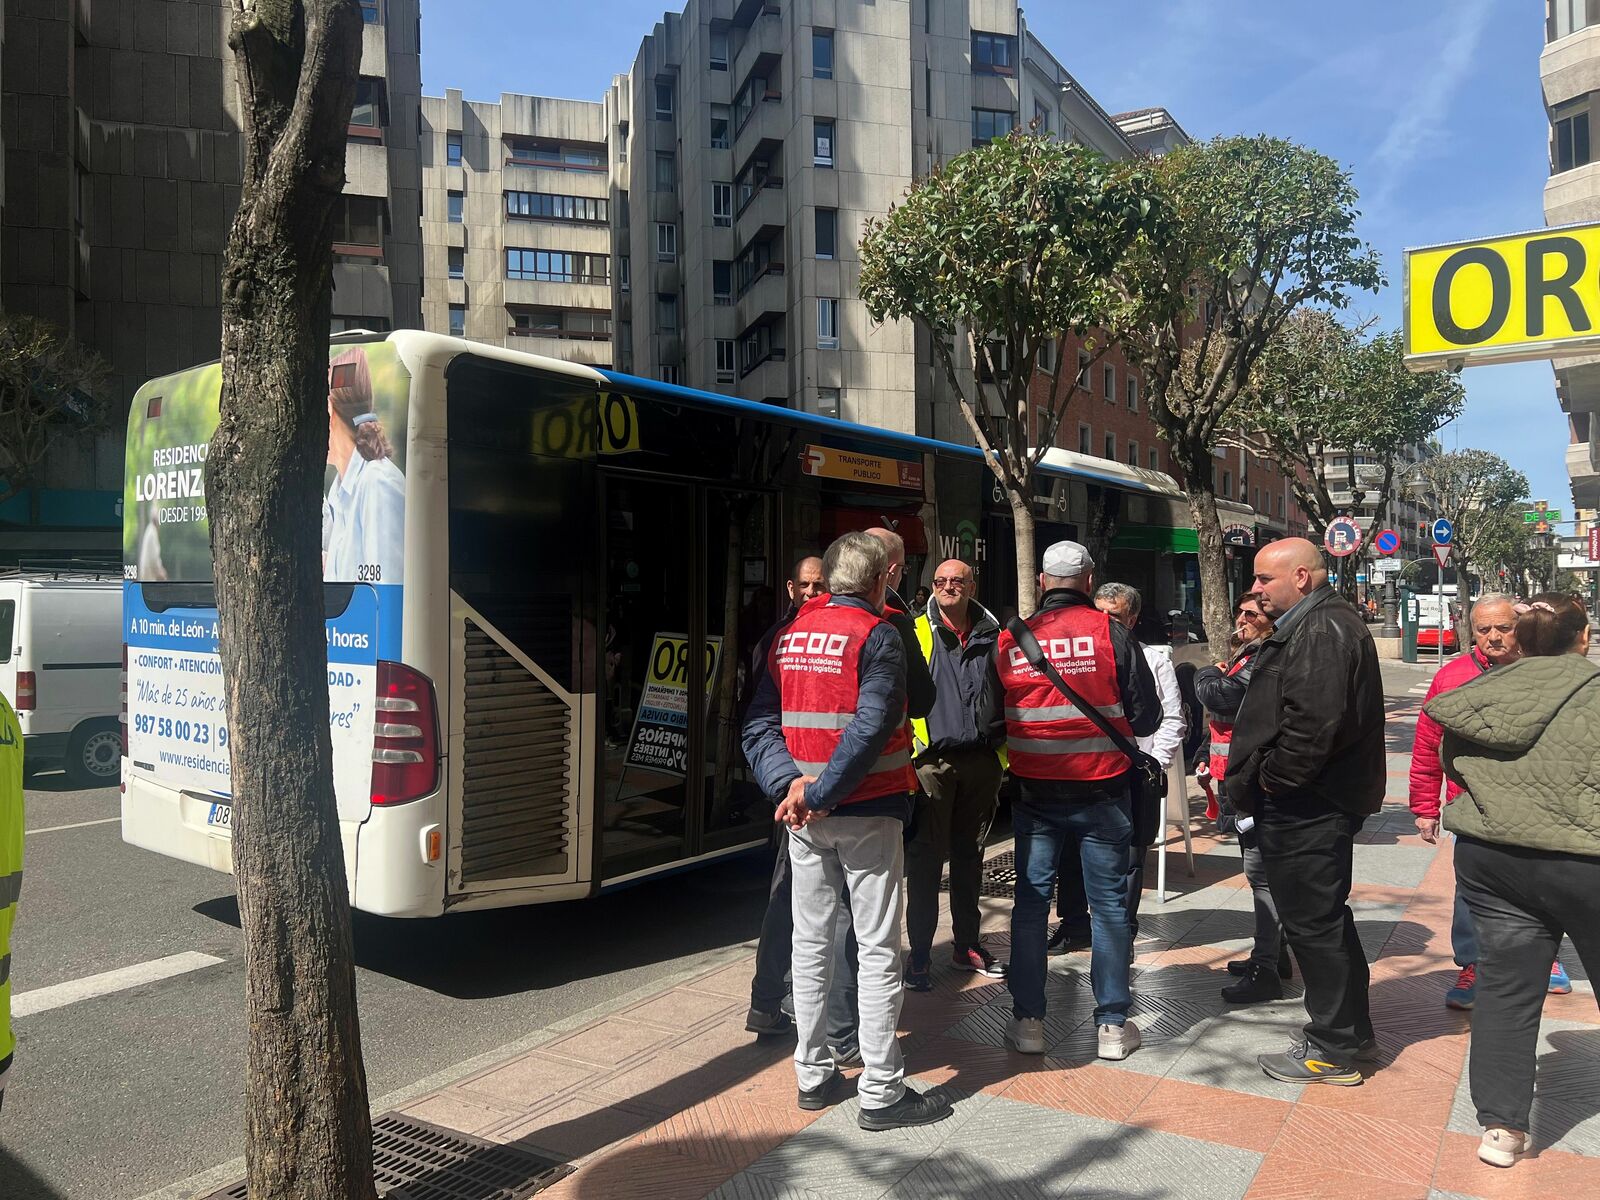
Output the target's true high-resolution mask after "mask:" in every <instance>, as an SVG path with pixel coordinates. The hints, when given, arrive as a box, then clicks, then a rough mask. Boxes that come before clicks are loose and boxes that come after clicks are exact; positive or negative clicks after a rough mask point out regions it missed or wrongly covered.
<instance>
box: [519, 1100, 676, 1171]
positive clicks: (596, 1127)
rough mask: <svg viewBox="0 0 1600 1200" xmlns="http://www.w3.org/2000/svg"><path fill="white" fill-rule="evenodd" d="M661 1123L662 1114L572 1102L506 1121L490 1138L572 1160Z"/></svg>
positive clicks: (601, 1104)
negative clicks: (524, 1117)
mask: <svg viewBox="0 0 1600 1200" xmlns="http://www.w3.org/2000/svg"><path fill="white" fill-rule="evenodd" d="M660 1120H661V1114H660V1113H653V1112H644V1111H640V1110H638V1109H634V1108H631V1107H627V1106H625V1105H622V1104H616V1103H610V1102H606V1101H603V1100H589V1099H572V1100H567V1101H564V1102H563V1103H561V1104H558V1105H556V1106H555V1107H554V1108H549V1109H546V1110H545V1111H544V1112H542V1113H538V1114H537V1115H535V1116H532V1117H528V1118H526V1119H524V1120H511V1121H507V1122H506V1123H505V1124H503V1125H501V1126H500V1127H499V1128H497V1129H494V1130H491V1131H490V1132H489V1134H488V1136H490V1137H492V1138H494V1139H495V1140H496V1141H501V1142H521V1143H525V1144H527V1145H528V1146H529V1147H530V1148H537V1149H540V1150H548V1151H551V1152H552V1153H554V1154H557V1155H559V1156H561V1157H562V1158H565V1159H568V1160H571V1159H578V1158H582V1157H584V1156H585V1155H588V1154H593V1153H594V1152H595V1151H596V1150H599V1149H600V1148H601V1147H603V1146H609V1145H610V1144H611V1143H612V1142H615V1141H619V1140H621V1139H622V1138H626V1137H632V1136H633V1135H634V1134H636V1133H638V1132H640V1131H641V1130H643V1129H646V1128H648V1127H649V1126H651V1125H654V1124H656V1123H657V1122H658V1121H660Z"/></svg>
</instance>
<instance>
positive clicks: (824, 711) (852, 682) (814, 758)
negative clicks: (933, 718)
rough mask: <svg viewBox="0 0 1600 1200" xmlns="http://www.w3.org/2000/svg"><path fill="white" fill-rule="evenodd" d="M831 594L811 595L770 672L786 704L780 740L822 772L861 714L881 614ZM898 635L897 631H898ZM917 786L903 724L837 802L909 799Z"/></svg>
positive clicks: (806, 770) (777, 648)
mask: <svg viewBox="0 0 1600 1200" xmlns="http://www.w3.org/2000/svg"><path fill="white" fill-rule="evenodd" d="M832 599H833V597H831V596H818V597H817V598H816V599H814V600H808V601H807V602H806V604H805V607H803V608H802V609H801V610H800V612H799V614H798V615H796V617H795V619H794V620H793V621H791V622H790V623H789V625H788V626H787V627H786V628H785V629H784V630H783V631H782V632H781V633H779V634H778V636H777V637H776V638H774V639H773V642H772V651H771V653H770V654H769V656H768V670H769V671H771V673H772V678H773V679H775V680H776V681H777V683H778V694H779V696H780V697H781V698H782V703H783V740H784V742H785V743H786V744H787V745H788V747H789V753H790V755H791V756H793V758H794V765H795V766H797V767H799V768H800V771H801V773H802V774H805V775H821V774H822V769H823V767H825V766H827V765H828V760H829V759H830V758H832V757H833V753H834V751H835V750H837V749H838V748H839V741H840V739H841V738H842V737H843V736H844V730H845V727H846V726H847V725H849V724H850V722H851V721H852V720H854V719H855V715H856V697H857V695H858V694H859V691H860V686H861V675H860V661H861V647H862V646H863V645H865V644H866V641H867V637H868V635H869V634H871V633H872V631H873V630H874V629H876V628H877V627H878V626H879V625H884V624H887V622H886V621H884V619H883V618H882V617H880V616H878V615H877V614H876V613H870V612H867V611H866V610H865V609H861V608H856V607H855V606H854V605H849V604H834V603H832ZM895 636H896V637H898V636H899V635H898V634H896V635H895ZM915 789H916V776H915V775H913V774H912V771H911V735H910V734H909V733H908V732H907V726H906V725H905V724H904V723H903V722H902V724H901V725H900V727H899V728H898V729H896V730H895V731H894V733H892V734H890V735H889V740H888V742H887V743H885V745H884V747H883V751H882V753H881V754H880V755H879V756H878V761H877V762H876V763H874V764H873V766H872V769H871V770H870V771H868V772H867V776H866V778H865V779H863V780H862V781H861V784H860V785H859V786H858V787H857V788H856V789H855V791H853V792H851V793H850V794H849V795H848V796H846V797H845V798H844V799H843V800H841V801H840V803H841V804H854V803H856V802H857V801H860V800H871V799H874V798H876V797H878V796H904V795H908V794H909V793H911V792H912V791H914V790H915Z"/></svg>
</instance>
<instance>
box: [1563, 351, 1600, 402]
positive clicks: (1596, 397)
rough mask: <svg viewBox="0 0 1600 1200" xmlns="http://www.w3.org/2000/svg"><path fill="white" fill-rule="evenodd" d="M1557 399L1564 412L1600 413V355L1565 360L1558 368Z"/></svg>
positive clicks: (1587, 355)
mask: <svg viewBox="0 0 1600 1200" xmlns="http://www.w3.org/2000/svg"><path fill="white" fill-rule="evenodd" d="M1555 374H1556V399H1557V400H1559V401H1560V402H1561V408H1562V411H1563V412H1566V413H1568V414H1570V415H1573V416H1576V415H1577V414H1579V413H1593V412H1600V354H1586V355H1582V356H1581V357H1573V358H1568V359H1563V360H1562V361H1561V365H1560V366H1558V367H1557V368H1556V371H1555Z"/></svg>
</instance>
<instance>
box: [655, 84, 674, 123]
mask: <svg viewBox="0 0 1600 1200" xmlns="http://www.w3.org/2000/svg"><path fill="white" fill-rule="evenodd" d="M656 120H658V121H670V120H672V84H670V83H664V82H662V81H661V80H659V79H658V80H656Z"/></svg>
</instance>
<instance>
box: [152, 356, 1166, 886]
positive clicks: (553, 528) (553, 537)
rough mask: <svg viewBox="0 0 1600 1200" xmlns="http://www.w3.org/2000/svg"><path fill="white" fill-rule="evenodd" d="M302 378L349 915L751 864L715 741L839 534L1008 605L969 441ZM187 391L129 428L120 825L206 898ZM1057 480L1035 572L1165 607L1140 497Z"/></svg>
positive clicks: (219, 847)
mask: <svg viewBox="0 0 1600 1200" xmlns="http://www.w3.org/2000/svg"><path fill="white" fill-rule="evenodd" d="M330 357H331V361H330V369H329V436H330V444H329V467H328V473H327V493H326V502H325V506H324V512H323V528H322V536H323V562H324V578H325V580H326V584H325V596H326V612H327V624H326V628H325V630H322V631H312V630H308V631H307V633H308V636H313V637H323V638H324V639H325V641H326V644H327V650H328V680H329V699H330V710H331V717H332V738H333V756H334V776H335V785H336V793H337V802H338V811H339V819H340V823H341V828H342V832H343V835H344V848H345V865H346V870H347V873H348V876H349V881H350V888H351V898H352V901H353V903H354V904H355V905H356V907H358V908H361V909H363V910H365V911H368V912H372V913H381V914H389V915H395V916H433V915H438V914H440V913H443V912H446V911H452V910H464V909H473V908H486V907H494V906H501V905H513V904H530V903H539V902H543V901H549V900H566V899H573V898H579V897H584V896H589V895H592V894H594V893H596V892H597V891H599V890H601V889H602V888H608V887H615V886H621V885H624V884H627V883H629V882H631V881H634V880H638V879H643V878H648V877H650V876H653V875H659V874H662V873H665V872H669V871H674V870H680V869H683V868H684V867H687V866H690V865H693V864H698V863H704V862H708V861H713V860H716V859H719V858H722V857H725V856H728V855H732V854H738V853H741V852H744V851H748V850H752V849H755V848H758V847H761V846H763V845H766V844H767V843H768V840H769V837H770V828H771V823H772V822H771V806H770V803H768V802H767V801H766V799H765V798H764V797H762V796H761V795H760V794H759V790H758V789H757V788H756V786H755V785H754V783H753V782H752V781H751V780H750V779H749V777H748V774H747V771H746V768H745V764H744V761H743V758H742V756H741V754H740V751H739V744H738V723H739V717H740V714H741V712H742V708H743V705H744V703H745V701H746V700H747V696H746V695H745V692H746V691H747V681H748V679H749V676H750V672H749V666H750V658H751V651H752V649H753V647H754V645H755V643H756V641H757V640H758V639H759V637H760V635H761V634H762V633H763V632H764V631H765V629H766V628H767V627H768V626H769V625H770V624H771V623H772V622H773V620H775V619H776V618H777V617H778V616H779V615H780V613H781V611H782V608H783V606H784V604H785V603H786V597H785V596H784V595H783V580H784V579H785V577H786V575H787V570H788V567H789V565H790V564H791V563H792V562H793V561H794V559H796V558H798V557H800V556H802V555H804V554H808V553H819V552H820V550H821V548H822V547H824V546H826V544H827V543H828V542H829V541H830V540H832V538H834V537H836V536H837V535H838V534H839V533H841V532H844V531H845V530H848V529H860V528H865V527H868V526H871V525H885V524H886V525H890V526H892V527H894V528H896V529H898V530H899V531H900V532H901V533H902V535H903V536H904V537H905V539H906V542H907V548H908V557H909V570H908V574H907V578H908V580H911V581H913V583H914V581H916V580H918V579H921V578H924V577H925V576H926V574H927V573H928V572H930V571H931V568H932V567H933V566H934V565H935V564H937V563H938V562H939V561H940V560H941V559H943V558H947V557H953V556H957V555H959V556H961V557H964V558H967V559H968V560H969V561H974V562H975V563H976V564H977V566H978V569H979V578H980V588H981V589H982V591H983V594H984V596H985V598H986V600H987V601H988V603H990V605H991V606H993V607H995V608H997V609H1001V608H1004V607H1005V605H1006V602H1007V600H1008V599H1012V600H1014V596H1013V595H1012V593H1013V592H1014V586H1015V585H1014V583H1013V582H1012V581H1013V580H1014V579H1015V572H1014V571H1013V570H1012V569H1011V566H1010V561H1011V560H1010V538H1011V533H1010V527H1009V523H1008V522H1009V517H1008V515H1007V506H1006V505H1005V504H1004V503H1002V502H1000V501H997V500H996V499H995V498H994V497H993V495H992V491H993V488H992V480H991V479H990V477H989V475H988V471H987V468H986V467H985V466H984V464H983V462H982V459H981V458H980V457H979V455H978V453H977V452H976V451H975V450H973V449H971V448H969V447H961V446H953V445H949V444H946V443H942V442H935V441H930V440H927V439H923V438H916V437H910V436H906V435H902V434H895V433H888V432H884V431H881V430H874V429H869V428H864V427H862V426H858V425H852V424H847V423H844V422H840V421H835V420H830V419H828V418H824V417H815V416H809V415H806V414H803V413H797V412H793V411H790V410H787V409H784V408H781V407H776V406H773V405H768V404H759V403H753V402H749V401H744V400H737V399H733V398H730V397H726V396H719V395H714V394H711V393H706V392H697V391H692V390H690V389H687V388H680V387H675V386H672V385H669V384H662V383H656V382H653V381H650V380H643V379H636V378H633V377H631V376H626V375H620V374H617V373H614V372H610V371H604V370H596V369H593V368H589V367H582V366H573V365H569V364H565V363H561V362H557V361H553V360H550V359H544V358H539V357H535V356H533V355H529V354H522V353H518V352H515V351H510V350H501V349H497V348H493V347H488V346H481V345H477V344H474V343H470V342H465V341H461V340H458V339H452V338H446V337H440V336H436V335H432V334H425V333H419V332H411V331H402V332H396V333H392V334H388V335H375V334H356V335H347V336H341V337H338V338H336V339H334V342H333V345H332V350H331V356H330ZM220 382H221V373H220V367H219V366H218V365H217V364H215V363H213V364H210V365H207V366H201V367H196V368H193V369H192V370H189V371H184V372H180V373H178V374H176V375H171V376H167V377H165V378H162V379H157V380H154V381H152V382H151V383H149V384H146V385H145V386H144V387H143V388H142V389H140V391H139V393H138V395H137V396H136V397H135V398H134V400H133V402H132V406H131V411H130V414H129V421H128V443H127V473H126V480H125V497H124V514H125V528H124V539H123V540H124V554H125V556H124V563H125V566H124V574H125V582H124V611H123V627H124V636H125V639H126V648H125V655H126V663H127V668H126V672H127V679H126V690H127V701H126V713H125V724H126V757H125V759H124V764H123V801H122V828H123V837H124V838H125V839H126V840H127V841H129V842H131V843H134V844H135V845H139V846H142V847H145V848H148V849H150V850H153V851H156V852H158V853H161V854H166V855H170V856H173V857H176V858H180V859H184V860H187V861H189V862H194V863H201V864H204V865H207V866H211V867H214V868H216V869H217V870H221V871H226V870H229V869H230V868H231V864H232V840H231V839H232V831H231V817H232V809H231V806H230V791H229V782H228V773H229V761H228V744H227V726H226V714H225V711H224V707H223V704H222V678H221V667H220V662H219V660H218V657H217V649H216V609H215V607H214V605H215V596H214V591H213V588H212V583H211V560H210V552H209V544H208V537H209V528H208V526H207V523H206V517H205V495H204V461H205V453H206V448H207V445H208V443H209V441H210V439H211V436H212V433H213V432H214V430H215V427H216V421H217V403H218V394H219V389H220ZM1062 461H1063V460H1060V459H1057V458H1053V462H1052V464H1051V465H1047V467H1046V469H1045V471H1044V474H1043V483H1042V485H1041V487H1042V491H1043V492H1044V493H1046V494H1041V496H1040V497H1039V505H1040V514H1041V515H1040V518H1039V533H1038V537H1039V539H1040V544H1044V543H1045V542H1046V541H1048V540H1050V539H1053V538H1055V537H1068V536H1080V537H1088V536H1101V537H1104V538H1105V539H1106V542H1107V545H1108V547H1109V553H1110V564H1109V565H1110V570H1111V572H1112V573H1113V574H1114V576H1115V577H1117V578H1123V579H1130V580H1134V581H1136V582H1140V583H1141V584H1142V586H1144V587H1145V588H1147V589H1150V588H1154V589H1155V591H1154V592H1153V593H1151V594H1152V597H1153V599H1154V604H1149V605H1147V607H1152V608H1154V609H1157V610H1159V611H1164V610H1165V608H1166V607H1170V606H1171V604H1172V603H1173V597H1175V596H1178V595H1180V594H1181V593H1182V592H1183V589H1184V588H1185V587H1186V586H1187V585H1186V583H1185V580H1187V579H1191V578H1192V577H1193V575H1194V571H1193V562H1192V556H1190V555H1188V554H1187V553H1186V549H1187V547H1186V545H1185V541H1186V539H1187V544H1189V545H1192V539H1193V533H1192V530H1184V529H1181V528H1174V526H1175V525H1182V524H1183V523H1184V519H1183V517H1182V516H1181V514H1180V511H1179V510H1180V505H1179V504H1177V503H1175V502H1174V501H1173V500H1172V491H1173V489H1172V485H1171V480H1170V479H1168V478H1167V477H1166V476H1163V475H1158V474H1157V473H1155V472H1138V471H1134V470H1132V469H1130V468H1125V467H1115V468H1114V469H1108V468H1111V467H1112V464H1106V463H1100V464H1099V465H1098V466H1097V465H1096V464H1097V462H1098V460H1089V459H1082V460H1079V459H1078V458H1077V456H1071V461H1068V462H1066V465H1061V464H1062ZM1113 529H1114V530H1115V531H1116V532H1115V533H1114V534H1113V533H1112V532H1111V531H1112V530H1113ZM1090 531H1093V532H1092V533H1091V532H1090ZM991 550H993V551H994V552H993V553H991ZM908 590H909V588H908ZM691 667H693V669H691Z"/></svg>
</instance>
